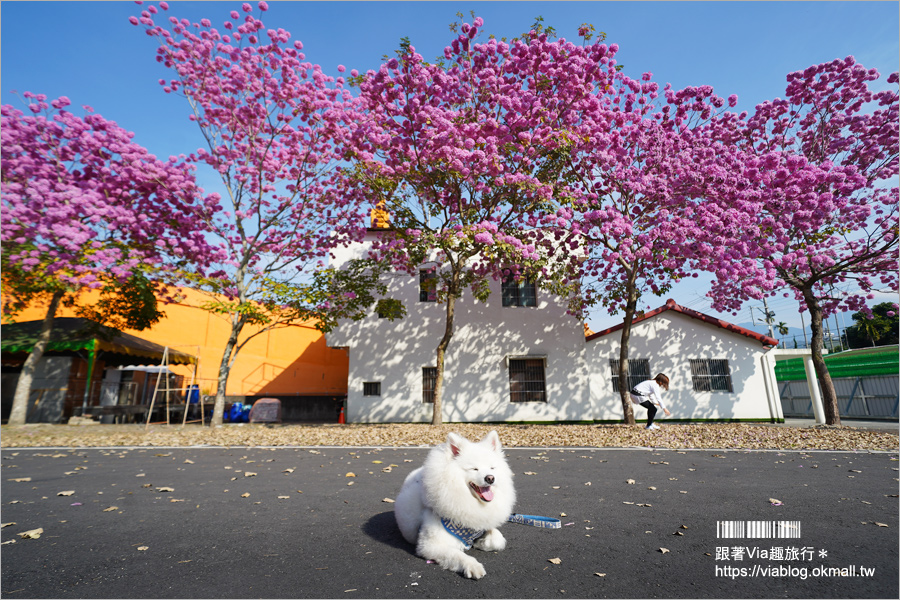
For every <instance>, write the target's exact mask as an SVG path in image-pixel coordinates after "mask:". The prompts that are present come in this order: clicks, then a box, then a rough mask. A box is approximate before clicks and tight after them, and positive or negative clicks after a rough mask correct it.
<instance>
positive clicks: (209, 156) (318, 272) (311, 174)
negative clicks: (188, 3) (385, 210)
mask: <svg viewBox="0 0 900 600" xmlns="http://www.w3.org/2000/svg"><path fill="white" fill-rule="evenodd" d="M159 7H160V9H162V10H163V11H166V10H168V5H167V4H166V3H165V2H160V3H159ZM256 9H258V11H257V10H255V9H254V7H252V6H251V5H250V4H243V5H242V7H241V10H240V11H236V10H235V11H231V13H230V16H229V17H228V18H227V19H226V20H225V21H224V23H223V24H222V25H221V27H220V28H217V27H215V26H213V24H212V23H211V22H210V21H209V20H208V19H202V20H201V21H200V22H199V23H192V22H190V21H189V20H187V19H178V18H176V17H169V18H167V19H160V16H161V15H160V13H159V9H157V7H156V6H154V5H149V6H147V7H146V9H145V10H143V11H142V12H141V14H140V16H134V17H131V22H132V23H133V24H134V25H136V26H142V27H143V28H144V29H145V31H146V33H147V35H149V36H152V37H153V38H155V39H156V40H157V41H158V43H159V48H158V50H157V60H158V61H159V62H160V63H162V64H163V65H164V66H166V67H168V68H169V69H171V70H172V71H173V73H174V76H173V78H172V79H170V80H160V84H161V85H162V86H163V89H164V91H165V92H166V93H169V94H175V95H180V96H182V97H184V98H185V99H186V100H187V102H188V104H189V106H190V108H191V111H192V113H191V114H190V120H191V121H193V122H194V123H195V124H196V125H197V126H198V127H199V129H200V131H201V133H202V135H203V138H204V140H205V147H203V148H200V149H199V150H197V151H196V152H195V153H193V154H191V155H190V156H189V160H190V161H192V162H194V163H198V164H200V165H206V166H207V167H209V169H211V170H212V171H213V173H215V174H216V175H217V176H218V178H219V179H220V180H221V184H222V189H223V190H224V193H223V194H222V198H221V203H222V206H223V209H224V210H223V211H222V212H220V213H218V215H217V218H216V219H215V220H214V221H212V222H211V223H210V227H211V229H212V230H213V232H214V233H215V235H216V237H217V238H218V240H219V241H220V243H221V246H222V249H223V251H224V260H223V261H222V263H221V264H220V269H219V270H218V271H217V272H216V273H214V274H213V275H212V276H209V277H198V278H197V279H196V280H195V282H194V285H195V286H196V287H197V288H199V289H201V290H203V291H206V292H208V293H209V295H210V300H209V302H207V303H206V304H205V306H204V308H206V309H207V310H209V311H211V312H213V313H216V314H219V315H222V316H224V317H225V318H227V319H228V320H229V322H230V324H231V330H230V334H229V337H228V340H227V342H226V345H225V348H224V349H223V353H222V360H221V363H220V366H219V371H218V386H217V389H216V400H215V408H214V412H213V417H212V423H213V425H219V424H221V423H222V417H223V413H224V407H225V394H226V386H227V382H228V375H229V373H230V370H231V367H232V365H233V364H234V361H235V360H236V358H237V356H238V353H239V351H240V350H241V348H242V347H244V345H245V344H246V343H247V342H248V341H249V340H250V339H252V338H253V337H254V336H255V335H259V334H260V333H262V332H264V331H267V330H269V329H271V328H273V327H277V326H283V325H285V324H287V323H290V322H292V321H296V320H298V319H300V320H310V319H312V320H314V322H315V323H316V324H317V325H318V326H319V327H326V328H327V326H328V323H330V322H331V321H328V317H329V316H331V317H333V316H334V315H335V314H338V313H340V314H349V313H353V311H354V310H356V309H357V308H358V307H359V306H362V304H363V302H364V300H369V299H370V296H368V295H367V292H366V289H367V287H366V286H367V285H368V283H370V282H368V281H364V280H363V279H349V278H344V279H343V281H342V282H341V286H339V287H343V286H349V291H345V292H343V293H335V290H336V289H337V288H336V286H338V284H337V283H336V281H337V279H336V278H329V277H328V274H329V273H333V272H330V271H328V270H327V269H326V266H325V263H326V261H327V257H328V254H329V251H330V249H331V248H333V247H335V246H336V245H337V244H340V243H345V242H347V241H348V240H352V239H356V236H358V235H359V234H360V232H361V230H360V229H358V226H359V224H360V223H362V219H361V217H360V216H359V214H358V213H357V210H356V209H357V204H356V203H355V202H354V201H353V200H354V198H355V196H353V195H352V194H343V193H341V192H340V189H339V187H338V182H337V178H336V176H337V175H338V174H340V161H341V157H340V155H339V154H338V153H337V149H338V148H339V146H340V144H341V143H342V142H343V141H344V137H345V136H346V132H347V124H348V123H350V122H353V121H354V120H356V117H355V116H354V113H353V110H352V109H353V103H352V98H351V96H350V93H349V91H347V90H346V89H344V81H343V78H341V77H338V78H337V79H335V78H333V77H330V76H328V75H326V74H325V73H323V72H322V69H321V68H320V67H319V66H318V65H313V64H311V63H310V62H307V61H306V57H305V55H304V53H303V51H302V49H303V44H302V43H301V42H299V41H294V42H292V41H291V39H290V38H291V35H290V33H288V32H287V31H285V30H284V29H280V28H278V29H273V28H266V27H265V25H264V24H263V22H262V21H261V20H260V19H259V18H258V17H257V16H255V14H254V13H255V12H259V13H261V12H264V11H266V10H267V9H268V7H267V5H266V3H265V2H259V3H258V5H257V6H256ZM157 19H160V20H161V22H160V23H158V22H157ZM338 70H339V71H342V70H343V68H342V67H339V69H338ZM317 284H322V285H324V288H323V287H322V286H320V285H317ZM323 290H324V291H323ZM341 311H344V312H341ZM248 325H253V326H255V327H253V328H252V332H251V333H248V331H251V328H247V329H245V328H246V327H247V326H248Z"/></svg>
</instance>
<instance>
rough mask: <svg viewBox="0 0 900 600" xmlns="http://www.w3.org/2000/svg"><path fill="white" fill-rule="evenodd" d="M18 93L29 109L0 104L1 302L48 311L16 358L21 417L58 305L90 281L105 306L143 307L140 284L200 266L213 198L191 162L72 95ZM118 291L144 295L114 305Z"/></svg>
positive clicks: (124, 310) (108, 310)
mask: <svg viewBox="0 0 900 600" xmlns="http://www.w3.org/2000/svg"><path fill="white" fill-rule="evenodd" d="M23 96H24V98H25V99H26V100H27V101H28V102H29V105H28V109H29V113H28V114H26V113H24V112H23V111H21V110H19V109H17V108H15V107H13V106H11V105H3V107H2V133H0V135H2V202H3V212H2V217H0V218H2V269H3V278H4V280H3V284H4V294H5V300H6V303H5V306H4V309H5V312H6V315H7V316H9V315H10V314H12V313H15V312H16V310H18V309H20V308H22V307H24V306H26V305H28V304H30V303H32V302H35V301H41V300H43V301H46V302H47V303H48V310H47V313H46V317H45V319H44V322H43V325H42V331H41V334H40V337H39V340H38V341H37V344H36V345H35V346H34V349H33V350H32V352H31V353H30V354H29V356H28V358H27V359H26V361H25V364H24V366H23V368H22V373H21V375H20V377H19V381H18V384H17V387H16V391H15V397H14V400H13V407H12V412H11V414H10V418H9V422H10V424H23V423H25V420H26V416H27V409H28V398H29V395H30V392H31V382H32V380H33V376H34V371H35V367H36V366H37V363H38V361H39V360H40V359H41V357H42V355H43V354H44V351H45V349H46V347H47V344H48V342H49V340H50V333H51V331H52V328H53V319H54V316H55V314H56V311H57V308H58V307H59V306H60V304H74V302H75V300H76V297H77V295H78V293H79V292H80V291H82V290H85V289H95V288H96V289H101V290H102V291H103V296H104V299H103V300H102V301H101V303H100V304H99V305H98V307H99V309H97V310H100V312H102V313H103V314H106V315H110V314H118V315H119V316H124V315H126V314H128V313H131V315H132V317H134V316H135V315H136V314H137V313H140V312H142V311H144V308H146V305H145V304H144V302H143V300H141V298H144V299H146V296H147V294H146V291H147V289H148V286H151V287H153V289H154V290H157V291H159V288H158V287H157V286H156V285H155V284H156V283H158V282H160V281H166V280H176V279H177V278H176V276H175V274H176V273H177V272H178V271H179V270H180V269H183V268H185V266H186V265H187V264H188V263H192V264H193V265H194V268H195V270H201V269H202V266H203V264H204V262H205V260H206V259H207V258H208V257H209V255H210V252H211V249H210V248H209V246H208V245H207V244H206V242H205V239H204V237H203V222H204V219H205V218H206V217H207V216H208V214H209V212H210V210H211V205H212V204H213V203H214V200H213V199H210V198H206V199H204V198H202V194H201V191H200V190H199V189H198V188H197V186H196V185H195V183H194V177H193V171H192V169H191V168H190V167H189V166H188V165H186V164H185V163H184V162H182V161H178V160H177V159H174V158H171V159H169V160H168V161H165V162H164V161H161V160H159V159H157V158H156V157H155V156H152V155H151V154H149V153H148V152H147V150H146V149H144V148H142V147H141V146H139V145H138V144H136V143H134V141H133V140H132V138H133V134H132V133H129V132H127V131H125V130H123V129H121V128H120V127H119V126H118V125H116V124H115V123H114V122H112V121H108V120H106V119H104V118H103V117H101V116H100V115H98V114H95V113H94V112H93V111H92V110H91V109H90V107H84V111H85V114H84V116H77V115H75V114H73V113H72V112H69V110H67V107H68V106H69V104H70V102H69V100H68V98H65V97H62V98H58V99H56V100H53V101H52V102H49V103H48V101H47V98H46V97H45V96H44V95H41V94H31V93H27V92H26V93H25V94H23ZM117 295H119V296H120V297H119V299H118V300H116V296H117ZM150 295H151V296H152V293H151V294H150ZM126 297H128V298H131V299H132V300H133V299H135V298H136V299H138V304H140V305H141V306H138V307H128V306H124V305H122V304H121V301H123V300H124V299H125V298H126ZM117 302H118V304H117ZM104 303H107V304H105V305H104ZM109 303H111V304H109ZM151 304H153V303H151ZM101 305H102V306H101ZM154 307H155V304H153V306H150V310H149V322H152V320H153V318H154V314H156V310H155V308H154ZM95 308H96V307H95ZM97 310H95V311H94V312H93V313H92V314H100V313H98V312H97ZM144 314H145V316H147V315H148V313H147V312H145V313H144ZM117 322H119V323H120V324H121V322H120V321H117ZM147 322H148V320H147V319H141V318H138V319H137V320H134V319H132V320H130V321H129V320H126V321H125V323H124V324H126V325H129V326H131V325H134V326H146V324H147Z"/></svg>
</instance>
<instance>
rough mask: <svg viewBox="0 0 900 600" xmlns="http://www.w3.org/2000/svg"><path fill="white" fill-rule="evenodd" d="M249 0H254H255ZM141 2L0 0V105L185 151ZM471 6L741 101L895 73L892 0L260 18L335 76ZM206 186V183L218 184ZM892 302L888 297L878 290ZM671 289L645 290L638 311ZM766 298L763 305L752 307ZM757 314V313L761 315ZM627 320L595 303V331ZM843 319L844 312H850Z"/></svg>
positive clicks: (437, 7) (196, 143) (189, 7)
mask: <svg viewBox="0 0 900 600" xmlns="http://www.w3.org/2000/svg"><path fill="white" fill-rule="evenodd" d="M240 4H241V2H238V1H236V2H179V1H170V2H169V7H170V8H169V11H168V14H169V15H175V16H178V17H180V18H181V17H183V18H188V19H190V20H191V21H194V22H196V21H199V20H200V19H201V18H203V17H206V18H209V19H210V20H211V21H212V22H213V24H214V25H215V26H220V25H221V23H222V22H223V21H225V20H226V19H227V17H228V13H229V12H230V11H231V10H233V9H237V10H239V7H240ZM252 4H253V5H254V6H255V4H256V3H255V2H253V3H252ZM140 11H141V8H140V7H138V6H137V5H135V4H134V3H133V2H116V1H114V2H29V1H24V2H22V1H6V2H3V5H2V21H0V26H2V32H0V46H2V48H0V51H2V54H0V61H2V64H0V73H2V79H0V88H2V96H0V99H2V101H3V103H10V104H18V103H19V100H18V99H17V98H16V97H15V96H14V95H13V94H11V93H10V92H11V91H12V90H18V91H19V92H24V91H31V92H35V93H43V94H47V96H49V97H50V98H55V97H58V96H62V95H65V96H68V97H69V98H70V99H71V100H72V102H73V105H75V106H79V105H82V104H88V105H90V106H92V107H93V108H94V109H95V110H96V112H98V113H100V114H101V115H103V116H104V117H106V118H108V119H111V120H114V121H116V122H117V123H119V125H121V126H122V127H124V128H126V129H128V130H130V131H133V132H134V133H135V141H137V142H138V143H140V144H142V145H143V146H145V147H147V148H148V149H149V150H150V151H151V152H153V153H155V154H157V155H159V156H161V157H168V156H169V155H177V154H187V153H189V152H192V151H194V150H196V149H197V148H198V147H200V146H201V143H202V140H201V138H200V135H199V133H198V131H197V129H196V127H195V126H194V125H193V124H192V123H191V122H189V121H188V120H187V115H188V112H189V111H188V107H187V104H186V101H185V100H184V99H183V98H180V97H177V96H173V95H167V94H165V93H164V92H163V91H162V89H161V86H160V85H159V84H158V83H157V81H158V80H159V79H160V78H166V77H168V75H169V74H168V73H167V72H166V70H165V69H164V68H163V67H161V66H160V65H158V64H157V63H156V61H155V48H156V42H155V41H154V40H153V39H152V38H150V37H148V36H146V35H145V34H144V32H143V29H141V28H139V27H134V26H132V25H131V24H130V23H128V17H129V16H131V15H136V14H138V13H139V12H140ZM470 11H474V12H475V14H476V15H478V16H480V17H482V18H483V19H484V21H485V25H484V31H485V33H486V34H494V35H495V36H496V37H504V36H505V37H513V36H517V35H519V34H521V33H523V32H525V31H527V30H528V29H529V28H530V27H531V25H532V23H534V21H535V18H536V17H538V16H541V17H543V19H544V24H545V25H548V26H552V27H554V28H555V29H556V30H557V34H558V35H559V36H560V37H565V38H569V39H573V40H575V39H576V38H577V29H578V27H579V25H581V24H582V23H592V24H593V25H594V26H595V28H596V29H597V30H598V31H605V32H606V33H607V36H608V37H607V42H608V43H613V42H614V43H617V44H619V47H620V50H619V53H618V56H617V58H618V59H619V62H620V64H623V65H624V66H625V70H626V72H627V73H629V74H631V75H632V76H635V75H639V74H641V73H643V72H645V71H650V72H652V73H653V76H654V80H656V81H658V82H660V83H667V82H668V83H671V84H672V86H673V87H675V88H681V87H684V86H687V85H704V84H707V85H712V86H713V87H714V88H715V90H716V92H717V93H718V94H719V95H720V96H723V97H727V96H729V95H731V94H737V95H738V98H739V104H738V107H737V109H738V110H752V109H753V107H754V106H755V105H756V104H758V103H759V102H761V101H763V100H767V99H771V98H774V97H778V96H781V95H783V94H784V87H785V76H786V75H787V74H788V73H790V72H792V71H798V70H802V69H804V68H806V67H808V66H810V65H813V64H818V63H821V62H825V61H829V60H832V59H835V58H844V57H845V56H848V55H853V56H855V57H856V59H857V61H858V62H861V63H862V64H863V65H865V66H866V67H868V68H873V67H874V68H876V69H878V71H879V72H880V73H882V75H883V78H882V80H880V81H879V82H878V83H877V84H876V85H886V83H884V80H885V79H886V76H887V75H888V74H889V73H892V72H894V71H897V70H900V66H898V62H900V59H898V56H900V28H898V20H900V4H898V3H897V2H893V1H889V2H521V1H511V2H465V1H460V2H279V1H270V2H269V11H268V12H267V13H265V14H263V18H262V20H263V22H264V23H265V24H266V26H267V27H274V28H278V27H281V28H284V29H285V30H287V31H289V32H291V34H292V35H293V39H299V40H302V41H303V44H304V51H305V53H306V56H307V59H308V60H310V61H311V62H314V63H318V64H320V65H322V67H323V69H324V70H325V71H326V72H330V73H332V74H334V75H337V66H338V65H344V66H346V67H347V70H348V71H349V70H350V69H358V70H360V71H365V70H367V69H376V68H377V67H378V65H379V64H380V60H381V57H382V56H383V55H385V54H391V55H392V54H393V51H394V50H395V49H396V48H397V47H398V46H399V42H400V39H401V38H402V37H404V36H405V37H409V39H410V41H411V42H412V44H413V46H415V47H416V50H417V51H419V52H420V53H421V54H422V55H423V56H425V57H426V58H429V59H430V58H434V57H437V56H438V55H440V54H442V52H443V48H444V46H446V45H448V44H449V42H450V41H451V40H452V34H451V32H450V30H449V24H450V23H451V22H453V21H455V20H456V16H455V15H456V13H457V12H462V13H463V14H465V15H466V16H467V17H468V15H469V12H470ZM200 180H201V181H200V182H201V184H202V185H204V186H205V187H207V188H208V189H210V190H213V189H215V187H214V183H213V180H211V179H210V180H209V181H206V180H204V176H203V175H201V177H200ZM697 281H698V280H694V282H691V283H686V284H680V285H679V286H677V287H676V288H675V289H674V290H672V291H671V292H670V293H669V294H668V297H671V298H673V299H674V300H675V301H676V302H678V303H679V304H681V305H683V306H687V307H690V308H694V309H695V310H700V311H702V312H706V313H708V314H713V315H716V316H722V317H723V318H726V319H727V320H729V321H731V322H735V323H744V322H749V321H750V320H751V314H750V306H751V305H750V304H748V305H745V307H744V309H743V310H742V311H741V312H740V313H739V314H738V315H737V316H732V315H719V314H718V313H716V312H715V311H713V310H712V309H711V308H710V304H709V301H708V300H707V299H705V298H703V294H704V293H705V290H704V289H703V285H702V281H703V279H701V280H700V281H701V284H700V285H698V284H697V283H696V282H697ZM885 299H891V298H889V297H887V296H885V297H884V298H879V300H885ZM664 302H665V298H655V297H650V298H647V299H646V301H645V308H646V307H650V308H655V307H656V306H661V305H662V304H663V303H664ZM752 306H754V307H760V308H761V304H752ZM769 308H770V309H772V310H774V311H775V312H776V320H778V321H784V322H786V323H787V324H789V325H793V326H798V327H799V326H800V317H799V314H798V311H797V305H796V303H795V302H793V301H792V300H787V299H783V298H776V299H772V300H770V303H769ZM756 316H757V317H758V316H759V313H758V312H757V313H756ZM620 320H621V318H620V317H618V316H610V315H607V314H605V312H604V311H603V310H602V309H600V310H597V311H595V312H594V313H593V314H592V315H591V317H590V319H589V323H590V324H591V326H592V327H594V328H595V329H601V328H605V327H609V326H611V325H614V324H616V323H618V322H619V321H620ZM844 321H845V324H847V325H849V324H850V320H849V315H845V317H844Z"/></svg>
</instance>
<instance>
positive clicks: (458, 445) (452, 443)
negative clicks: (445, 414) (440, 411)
mask: <svg viewBox="0 0 900 600" xmlns="http://www.w3.org/2000/svg"><path fill="white" fill-rule="evenodd" d="M467 441H468V440H466V438H464V437H463V436H461V435H458V434H456V433H449V434H447V445H448V446H449V447H450V453H451V454H452V455H453V457H454V458H456V457H457V456H458V455H459V452H460V450H462V447H463V445H464V444H466V442H467Z"/></svg>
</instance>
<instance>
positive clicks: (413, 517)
mask: <svg viewBox="0 0 900 600" xmlns="http://www.w3.org/2000/svg"><path fill="white" fill-rule="evenodd" d="M424 509H425V504H424V503H423V501H422V467H419V468H418V469H416V470H415V471H413V472H412V473H410V474H409V475H407V476H406V480H405V481H404V482H403V487H401V488H400V493H399V494H397V498H396V500H395V501H394V517H395V518H396V519H397V526H398V527H400V533H402V534H403V537H404V538H405V539H406V541H407V542H409V543H410V544H415V543H416V541H417V540H418V538H419V529H420V528H421V527H422V513H423V511H424Z"/></svg>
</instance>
